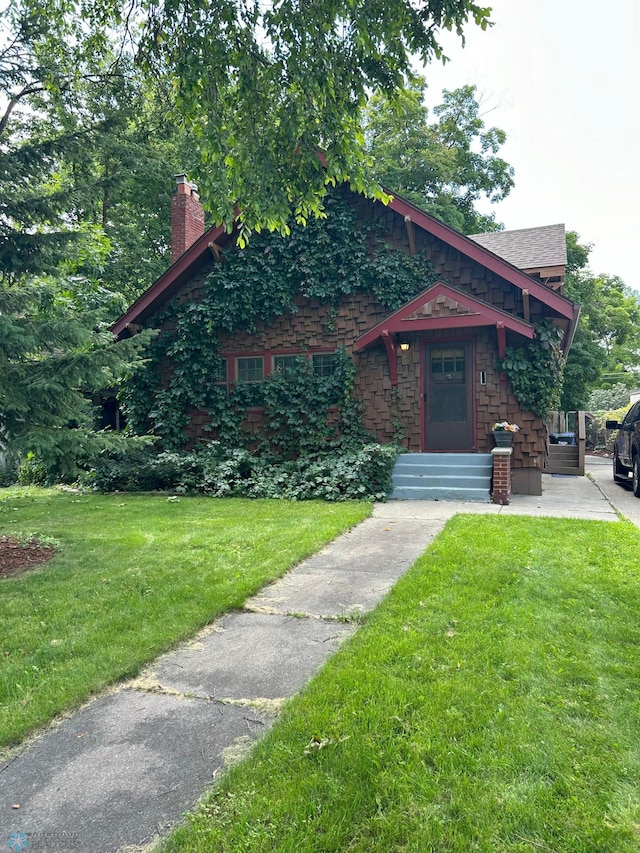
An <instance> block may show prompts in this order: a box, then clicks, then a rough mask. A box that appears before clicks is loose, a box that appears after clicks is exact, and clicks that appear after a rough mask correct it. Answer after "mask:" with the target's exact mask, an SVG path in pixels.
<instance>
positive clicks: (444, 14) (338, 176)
mask: <svg viewBox="0 0 640 853" xmlns="http://www.w3.org/2000/svg"><path fill="white" fill-rule="evenodd" d="M18 2H19V3H20V7H19V8H20V9H21V10H22V13H21V14H22V19H23V20H24V21H25V22H26V24H27V25H28V26H30V27H31V28H38V27H41V28H42V29H41V30H39V31H38V41H37V48H38V50H37V55H36V58H37V59H38V60H40V65H39V66H37V65H36V67H35V68H34V73H33V78H34V79H35V78H42V76H43V75H41V74H40V68H41V67H43V66H44V61H43V57H45V56H46V55H49V56H51V57H54V58H58V57H59V58H60V59H61V60H63V64H64V68H65V69H72V68H73V67H77V68H78V69H79V71H78V72H77V73H79V74H83V73H85V66H86V65H87V64H88V71H89V72H90V71H91V67H90V60H91V59H92V58H93V57H94V56H95V54H96V53H99V52H100V51H101V50H102V48H103V46H104V43H105V41H108V38H109V35H110V34H111V33H114V32H118V33H119V34H120V37H121V38H122V44H123V49H125V48H126V49H127V50H129V49H131V50H132V51H135V53H136V55H137V59H138V61H139V63H140V64H141V66H143V67H144V68H145V69H146V70H147V71H148V72H150V73H151V74H152V75H154V76H155V77H156V78H157V79H165V80H167V81H168V84H169V87H170V88H171V89H172V90H173V92H174V93H175V105H176V108H177V110H178V113H179V115H180V116H181V117H182V119H183V120H184V122H185V124H186V125H187V126H188V127H190V128H191V129H192V130H193V131H194V133H195V134H196V136H197V139H198V146H199V155H200V161H201V165H202V168H201V171H200V174H199V179H200V181H199V182H200V186H201V190H202V192H203V195H204V196H205V197H206V198H207V199H208V200H209V204H210V207H211V209H212V211H213V214H214V216H215V218H216V219H217V220H218V221H226V222H228V223H230V222H231V220H232V217H233V212H234V205H235V204H236V203H238V205H239V208H240V211H241V217H242V220H243V222H244V224H245V226H246V227H247V228H253V227H255V226H258V227H266V228H278V229H280V230H282V231H284V232H286V229H287V225H286V222H287V220H288V218H289V216H290V214H291V212H292V210H293V212H294V213H295V215H296V216H297V218H298V220H299V221H305V220H306V219H307V218H308V217H309V216H310V215H320V214H321V213H322V199H323V197H324V194H325V192H326V189H327V186H329V185H331V184H333V183H334V182H335V181H350V182H351V183H352V185H353V186H354V187H355V188H357V189H359V190H362V189H366V190H367V191H369V192H371V193H376V192H377V193H378V194H380V191H379V190H377V188H376V184H375V181H374V180H373V178H372V176H371V173H370V172H369V170H368V169H367V168H366V165H367V164H366V158H365V156H364V146H363V137H362V115H361V113H362V109H363V107H364V105H365V102H366V99H367V96H368V94H369V93H370V92H374V91H378V90H382V91H388V92H390V91H394V90H397V89H401V88H402V87H403V85H404V79H405V77H406V76H407V75H408V74H410V72H411V63H412V62H413V60H414V59H415V58H417V59H418V60H419V61H421V62H423V63H428V62H429V61H431V60H433V59H434V58H435V59H443V58H444V56H443V51H442V47H441V44H440V41H439V37H440V33H441V32H442V31H443V30H449V31H455V32H456V33H458V35H460V36H461V37H462V36H463V31H464V28H465V27H466V26H467V25H469V24H475V25H478V26H480V27H481V28H483V29H484V28H486V27H487V25H488V18H489V12H490V10H489V9H488V8H484V7H482V6H480V5H478V4H477V3H476V2H474V0H419V2H418V3H414V2H411V0H387V2H385V3H380V2H379V0H362V2H360V3H357V4H354V3H351V2H347V0H338V2H336V0H317V2H314V3H305V2H299V0H278V2H274V3H269V4H260V3H249V4H247V3H244V2H240V0H225V2H222V3H211V2H209V0H189V2H188V3H187V2H181V0H177V2H174V3H163V2H159V0H144V2H142V3H137V2H135V0H129V2H127V3H125V4H124V6H123V5H122V4H121V3H120V2H116V0H96V2H91V3H90V2H88V0H85V2H81V3H79V4H76V3H74V2H71V0H18ZM45 27H46V28H48V31H47V32H45V31H44V29H45ZM65 36H66V38H65ZM70 45H71V47H70ZM72 60H73V61H72ZM74 61H75V62H76V65H75V66H74ZM44 70H45V72H47V73H48V70H49V69H48V68H47V67H45V69H44ZM53 74H54V76H56V79H58V72H57V71H55V70H54V72H53ZM30 79H31V78H29V80H30ZM20 91H21V90H20ZM318 148H321V149H323V150H324V151H326V171H325V169H323V168H322V166H321V164H320V163H319V162H318V159H317V156H316V152H317V150H318Z"/></svg>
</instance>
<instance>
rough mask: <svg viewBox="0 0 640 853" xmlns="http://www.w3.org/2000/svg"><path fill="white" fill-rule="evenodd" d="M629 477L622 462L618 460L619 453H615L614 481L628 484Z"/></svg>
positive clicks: (615, 451)
mask: <svg viewBox="0 0 640 853" xmlns="http://www.w3.org/2000/svg"><path fill="white" fill-rule="evenodd" d="M628 479H629V477H628V476H627V469H626V468H624V467H623V466H622V465H621V464H620V460H619V459H618V451H617V450H614V451H613V480H614V482H615V483H623V482H625V483H626V482H627V481H628Z"/></svg>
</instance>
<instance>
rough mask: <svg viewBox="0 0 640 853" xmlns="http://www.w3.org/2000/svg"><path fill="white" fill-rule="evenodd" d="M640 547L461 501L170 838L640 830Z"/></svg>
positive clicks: (342, 846)
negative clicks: (465, 507) (460, 512)
mask: <svg viewBox="0 0 640 853" xmlns="http://www.w3.org/2000/svg"><path fill="white" fill-rule="evenodd" d="M639 553H640V533H639V532H638V530H636V529H635V528H632V527H631V525H627V524H625V523H619V524H607V523H601V522H580V521H567V520H551V519H524V518H517V517H509V518H507V517H504V518H500V517H498V518H496V517H488V516H484V517H481V516H459V517H457V518H456V519H454V520H453V521H452V522H450V523H449V525H448V526H447V528H446V530H445V531H444V532H443V533H442V534H441V535H440V536H439V537H438V538H437V539H436V541H435V543H434V544H433V545H432V547H431V548H430V549H429V550H428V551H427V553H426V554H425V555H424V557H422V558H421V559H420V560H419V561H418V562H417V563H416V565H415V566H414V567H413V568H412V570H411V571H410V572H409V573H408V575H407V576H405V577H404V578H403V579H402V580H401V581H400V582H399V583H398V584H397V585H396V587H395V588H394V590H393V591H392V592H391V594H390V595H389V596H388V598H387V599H386V600H385V601H384V602H383V603H382V604H381V605H380V607H379V608H378V609H377V610H376V611H375V612H374V613H373V614H372V615H371V617H370V618H369V619H368V620H367V621H366V623H365V625H364V627H362V628H361V629H360V630H359V631H358V633H357V634H356V635H355V637H354V638H353V639H352V640H351V641H350V642H349V643H348V644H346V645H345V646H343V647H342V649H341V650H340V651H339V652H338V654H337V655H336V656H334V657H333V658H332V659H331V660H330V661H329V663H328V664H327V666H326V667H325V668H324V669H323V670H322V671H321V672H320V673H319V675H318V676H317V677H316V678H315V679H314V681H313V682H312V683H311V684H310V685H309V686H308V687H307V688H306V689H305V691H304V692H303V693H302V694H300V695H299V696H298V697H297V698H296V699H294V700H293V701H292V702H291V703H289V704H288V705H287V706H286V708H285V710H284V712H283V714H282V716H281V717H280V719H279V720H278V722H277V723H276V725H275V727H274V728H273V729H272V731H271V732H270V733H269V734H268V735H267V736H266V737H265V739H264V740H262V741H260V742H259V743H258V745H257V746H256V748H255V749H254V751H253V753H252V754H251V756H250V757H249V758H248V759H247V760H246V761H245V762H244V763H243V764H241V765H238V766H237V767H236V768H234V769H233V770H232V771H231V772H230V773H229V774H228V776H226V777H225V778H224V779H223V780H222V782H221V784H220V786H219V787H218V788H216V789H215V790H213V791H212V792H210V793H209V794H208V795H206V797H205V798H204V799H203V802H202V805H201V807H200V808H199V809H198V810H197V811H196V812H195V813H194V815H192V816H191V817H190V818H189V820H188V822H187V823H186V824H185V826H184V827H181V828H179V829H178V830H176V832H175V833H174V834H173V835H172V836H171V837H170V838H169V839H168V840H167V841H166V842H165V845H164V847H163V849H164V850H166V851H171V853H176V852H177V851H189V853H194V851H202V853H204V851H206V853H216V851H225V852H226V853H240V851H247V853H260V851H282V853H284V851H287V853H328V851H336V853H337V852H338V851H340V853H343V851H349V852H350V853H355V852H356V851H358V852H359V853H390V851H404V853H431V851H433V853H444V851H447V853H453V851H457V853H471V851H486V853H503V852H504V851H510V853H515V851H518V853H525V851H526V853H538V852H539V851H555V853H566V851H570V853H606V852H607V851H611V853H626V851H638V850H640V665H639V658H638V650H639V648H640V560H639V559H638V555H639ZM312 742H313V743H312ZM310 744H311V746H310Z"/></svg>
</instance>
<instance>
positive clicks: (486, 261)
mask: <svg viewBox="0 0 640 853" xmlns="http://www.w3.org/2000/svg"><path fill="white" fill-rule="evenodd" d="M389 194H390V195H391V193H389ZM374 203H375V204H380V203H381V202H374V201H372V204H374ZM389 207H390V208H391V210H393V211H394V212H395V213H397V214H398V215H400V216H402V217H403V219H404V221H405V223H407V224H409V223H413V225H415V226H417V227H418V228H421V229H423V230H424V231H426V232H427V233H429V234H431V235H432V236H434V237H436V238H438V239H440V240H442V241H443V242H444V243H446V244H448V245H449V246H451V247H452V248H454V249H457V250H458V251H459V252H460V253H461V254H463V255H465V256H466V257H468V258H470V259H471V260H473V261H476V262H477V263H479V264H482V266H484V267H486V268H487V269H489V270H491V271H492V272H494V273H496V274H497V275H499V276H501V277H502V278H504V279H505V280H506V281H508V282H510V283H511V284H513V285H514V286H515V287H517V288H519V289H520V290H526V291H528V292H529V294H530V295H531V296H532V297H534V298H535V299H538V300H539V301H540V302H542V303H543V304H545V305H547V306H549V307H550V308H551V309H552V310H554V311H556V312H557V313H558V314H559V315H560V316H561V317H564V318H566V319H567V320H569V321H570V330H569V333H568V335H567V341H568V342H569V341H570V340H571V338H572V337H573V331H572V330H573V329H574V328H575V325H576V323H577V319H578V315H579V307H578V306H577V305H575V304H574V303H573V302H571V300H569V299H567V298H566V297H565V296H562V295H560V294H559V293H557V292H556V291H553V290H551V289H550V288H549V287H546V286H545V285H544V284H542V283H541V282H540V281H539V280H536V279H534V278H532V277H531V276H528V275H527V274H526V273H524V272H522V271H521V270H520V269H518V268H517V267H516V266H515V265H514V264H512V263H510V262H509V261H507V260H505V259H504V258H502V257H499V256H498V255H497V254H494V253H493V252H491V251H489V250H488V249H487V248H485V247H484V246H482V245H481V244H480V243H478V242H477V241H474V240H472V239H470V238H469V237H465V235H464V234H461V233H460V232H459V231H456V230H455V229H454V228H450V227H449V226H448V225H445V224H444V223H443V222H440V220H438V219H436V218H435V217H433V216H431V215H430V214H428V213H425V212H424V211H423V210H420V208H418V207H416V206H415V205H413V204H411V202H408V201H406V200H405V199H403V198H401V197H400V196H392V198H391V201H390V202H389ZM225 233H226V232H225V229H224V227H223V226H221V225H219V226H215V227H213V228H210V229H209V230H208V231H207V232H206V233H205V234H203V235H202V237H200V238H199V239H198V240H197V241H196V242H195V243H194V244H193V245H192V246H191V247H190V248H189V249H187V251H186V252H185V253H184V254H183V255H182V256H181V257H180V258H178V260H177V261H176V262H175V263H174V264H173V265H172V266H171V267H169V269H168V270H167V271H166V272H165V273H164V274H163V275H162V276H160V278H159V279H158V280H157V281H156V282H155V283H154V284H152V285H151V287H150V288H149V289H148V290H147V291H145V293H143V294H142V296H140V298H139V299H137V300H136V301H135V302H134V303H133V305H132V306H131V307H130V308H129V309H128V310H127V311H126V312H125V313H124V314H123V315H122V316H121V317H120V318H119V319H118V320H117V321H116V322H115V323H114V324H113V326H112V327H111V330H112V332H113V333H114V334H115V335H121V334H122V333H123V332H124V331H125V330H126V329H127V327H128V326H129V325H131V324H136V323H140V322H141V321H143V320H145V319H146V318H147V317H149V316H151V315H152V314H154V313H155V312H156V311H157V310H158V309H159V308H160V306H161V305H163V304H164V303H165V302H167V301H168V300H169V299H171V297H172V296H174V295H175V294H176V293H177V292H178V290H179V288H180V287H181V286H182V284H184V283H185V282H186V281H187V280H188V279H189V278H190V276H192V275H193V274H194V273H195V272H196V270H197V269H198V267H199V266H200V265H201V264H202V262H203V261H204V260H205V259H206V258H208V257H210V256H211V253H210V245H211V244H212V243H215V241H217V240H219V239H221V238H222V237H223V235H225ZM503 233H504V232H503ZM567 348H568V346H567Z"/></svg>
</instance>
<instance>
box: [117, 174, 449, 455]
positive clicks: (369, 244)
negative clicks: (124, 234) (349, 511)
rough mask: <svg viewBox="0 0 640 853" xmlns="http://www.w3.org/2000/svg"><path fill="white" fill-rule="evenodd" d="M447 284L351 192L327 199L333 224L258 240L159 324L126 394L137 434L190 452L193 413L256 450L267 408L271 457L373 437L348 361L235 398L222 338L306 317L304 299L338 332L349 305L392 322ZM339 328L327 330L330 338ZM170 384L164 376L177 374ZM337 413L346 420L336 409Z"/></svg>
mask: <svg viewBox="0 0 640 853" xmlns="http://www.w3.org/2000/svg"><path fill="white" fill-rule="evenodd" d="M436 279H437V276H436V275H435V273H434V270H433V267H432V266H431V264H430V262H429V260H428V258H427V257H426V256H425V255H424V254H416V255H413V256H411V255H407V254H406V253H405V252H404V251H402V250H401V249H398V248H394V247H391V246H389V245H388V243H387V242H386V241H385V233H384V230H383V227H382V225H381V223H379V222H376V221H375V220H371V221H367V222H364V223H363V222H362V221H360V220H359V219H358V215H357V209H356V206H355V205H354V204H353V202H352V201H351V202H350V201H349V199H348V198H345V197H344V196H343V195H342V194H341V192H340V191H337V192H336V193H335V194H334V195H332V196H331V197H330V198H328V199H327V202H326V218H325V219H321V220H315V219H314V220H312V221H310V222H309V223H308V225H307V226H306V227H304V228H303V227H302V226H300V225H292V226H291V233H290V235H289V236H288V237H281V236H279V235H277V234H255V235H254V236H253V237H252V239H251V242H250V243H249V244H248V245H247V246H246V247H244V248H242V249H236V250H234V251H233V252H229V253H228V254H226V255H225V256H224V261H223V263H221V264H216V265H215V267H214V268H213V270H212V272H211V273H210V274H209V276H208V277H207V280H206V282H205V286H204V292H203V294H202V297H201V298H200V299H199V301H198V302H188V303H179V302H176V301H174V302H173V303H171V304H170V305H169V307H168V309H167V310H166V311H165V312H164V314H163V315H160V316H158V317H157V318H156V322H157V324H158V325H159V326H160V327H161V328H162V327H163V325H164V326H165V328H164V330H163V332H162V333H161V334H160V335H159V336H158V337H157V338H156V339H155V340H154V341H153V342H152V343H151V345H150V347H149V351H148V361H147V363H146V365H145V367H144V368H143V369H142V370H139V371H138V372H137V373H136V375H134V376H132V377H131V378H130V379H129V381H128V382H127V384H126V385H125V387H124V388H123V390H122V392H121V402H122V404H123V408H124V409H125V413H126V415H127V420H128V423H129V426H130V428H131V429H132V430H133V431H135V432H139V433H141V432H142V433H143V432H152V433H153V434H155V435H157V436H159V437H160V439H161V441H162V445H163V447H164V448H165V449H168V450H170V449H177V448H180V447H182V446H183V445H184V443H185V434H184V429H185V427H186V425H187V424H188V422H189V417H190V413H191V412H193V411H194V410H196V409H200V410H206V411H207V412H208V413H209V416H210V428H211V430H212V431H214V432H215V435H216V437H217V438H218V439H219V440H220V441H221V442H223V443H224V444H227V445H228V446H246V444H247V443H248V442H249V440H250V439H255V436H252V437H249V436H246V435H243V432H242V422H243V420H244V418H245V415H246V411H247V408H248V407H250V406H264V407H265V418H266V426H265V430H264V435H263V436H262V439H261V440H262V444H263V450H265V451H268V452H270V453H273V454H276V455H277V454H280V455H281V456H282V457H285V458H286V457H287V456H291V455H292V454H294V453H295V452H299V451H300V450H304V451H311V450H312V448H313V447H315V448H317V449H320V448H322V447H325V446H327V445H328V444H331V443H332V442H335V441H337V436H338V435H342V436H343V437H344V438H345V439H347V440H348V439H350V438H351V439H353V440H354V441H357V440H359V439H360V437H361V435H362V428H361V423H362V406H361V405H360V403H359V401H357V400H356V399H355V398H354V393H353V392H354V385H355V368H354V366H353V363H352V362H351V360H350V359H349V358H348V356H347V355H346V354H345V353H344V352H343V353H341V354H340V355H339V358H338V364H337V370H336V374H335V376H333V377H322V378H321V377H317V376H315V375H314V373H313V369H312V366H311V363H310V360H309V359H308V358H302V359H299V360H298V365H297V367H296V376H292V375H291V374H290V372H289V371H287V375H286V376H285V375H283V374H277V373H276V374H274V375H272V376H271V377H269V378H268V379H267V380H265V381H264V382H262V383H259V384H252V385H241V384H236V385H235V386H234V387H233V388H232V389H231V390H230V392H229V393H227V390H226V388H223V387H221V386H220V385H219V384H216V379H217V375H218V371H219V368H220V359H219V355H218V353H219V343H218V335H219V334H220V333H221V332H223V333H229V332H232V331H233V330H235V329H243V330H246V331H249V332H253V331H255V330H256V327H257V324H258V323H266V324H269V323H271V322H273V321H274V320H275V319H276V318H277V317H279V316H281V315H282V314H285V313H287V312H290V313H294V312H295V311H296V302H295V300H296V297H297V296H298V295H302V296H303V297H306V298H309V299H317V300H319V301H320V302H321V303H322V304H324V305H329V306H331V309H332V310H331V311H330V312H329V317H330V320H329V326H330V327H331V325H332V324H333V323H335V319H336V317H337V312H338V308H339V305H340V301H341V299H342V298H343V297H344V296H347V295H349V294H352V293H356V292H369V293H372V294H373V295H374V297H375V299H376V300H377V301H378V302H380V304H382V305H383V306H384V307H385V308H386V309H387V310H388V311H389V312H391V311H394V310H396V309H398V308H399V307H400V306H401V305H403V304H404V303H406V302H408V301H409V300H410V299H412V298H413V297H415V296H416V295H417V294H418V293H420V292H421V291H422V290H424V289H425V288H427V287H428V286H429V285H430V284H432V283H433V282H434V281H435V280H436ZM329 330H330V329H328V331H329ZM167 367H168V368H169V369H168V375H169V379H168V382H166V380H165V382H164V383H163V381H162V378H161V377H162V374H163V373H165V374H166V373H167V370H166V368H167ZM332 406H337V416H336V418H333V419H331V418H329V419H328V411H329V408H330V407H332Z"/></svg>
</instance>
